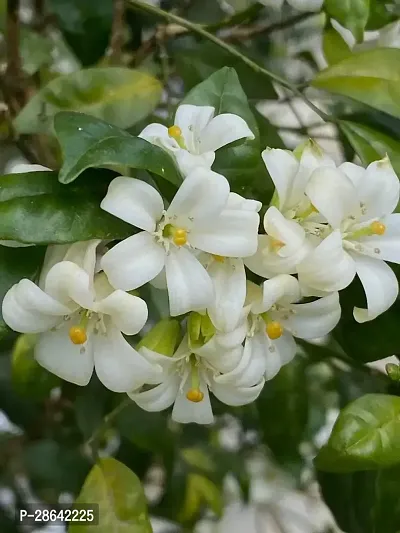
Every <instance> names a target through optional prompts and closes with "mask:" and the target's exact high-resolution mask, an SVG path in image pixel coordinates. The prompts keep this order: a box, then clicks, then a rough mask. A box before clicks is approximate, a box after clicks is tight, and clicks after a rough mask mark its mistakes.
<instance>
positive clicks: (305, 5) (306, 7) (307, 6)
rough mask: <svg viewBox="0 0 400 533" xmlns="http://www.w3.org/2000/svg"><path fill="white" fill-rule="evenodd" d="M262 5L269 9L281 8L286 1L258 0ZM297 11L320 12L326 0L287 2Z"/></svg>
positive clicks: (292, 0)
mask: <svg viewBox="0 0 400 533" xmlns="http://www.w3.org/2000/svg"><path fill="white" fill-rule="evenodd" d="M258 1H259V2H260V4H264V5H266V6H268V7H272V6H273V7H276V8H281V7H282V5H283V2H284V0H258ZM287 2H288V4H290V5H291V6H292V7H294V8H295V9H298V10H299V11H319V10H320V9H321V7H322V5H323V3H324V0H287Z"/></svg>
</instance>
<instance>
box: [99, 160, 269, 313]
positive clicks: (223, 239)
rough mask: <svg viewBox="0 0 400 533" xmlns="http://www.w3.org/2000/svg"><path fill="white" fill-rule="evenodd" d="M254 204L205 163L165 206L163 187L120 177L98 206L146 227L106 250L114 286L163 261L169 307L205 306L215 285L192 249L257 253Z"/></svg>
mask: <svg viewBox="0 0 400 533" xmlns="http://www.w3.org/2000/svg"><path fill="white" fill-rule="evenodd" d="M235 199H236V198H235ZM239 199H241V197H239ZM247 202H249V203H247ZM249 205H254V204H253V202H252V201H247V200H245V199H241V200H240V201H238V200H237V199H236V201H232V199H231V197H230V196H229V184H228V181H227V180H226V179H225V178H224V177H223V176H221V175H220V174H217V173H215V172H212V171H211V170H206V169H202V168H197V169H196V170H194V171H193V172H192V173H191V174H190V175H189V176H188V177H187V178H186V180H185V181H184V182H183V183H182V185H181V186H180V188H179V190H178V192H177V193H176V195H175V197H174V199H173V200H172V202H171V204H170V206H169V207H168V209H167V210H166V211H165V210H164V204H163V200H162V198H161V196H160V194H159V193H158V192H157V191H156V189H154V188H153V187H151V186H150V185H148V184H147V183H145V182H143V181H140V180H137V179H133V178H126V177H118V178H115V179H114V180H113V181H112V182H111V184H110V186H109V189H108V193H107V195H106V197H105V198H104V200H103V201H102V203H101V207H102V208H103V209H104V210H106V211H108V212H109V213H111V214H113V215H115V216H117V217H118V218H121V219H122V220H125V221H126V222H129V223H130V224H133V225H134V226H136V227H138V228H140V229H142V230H144V231H142V232H140V233H137V234H136V235H133V236H131V237H129V238H127V239H125V240H124V241H122V242H120V243H119V244H117V245H116V246H114V247H113V248H112V249H111V250H110V251H108V252H107V253H106V254H105V256H104V257H103V259H102V263H101V264H102V268H103V269H104V271H105V272H106V274H107V276H108V278H109V280H110V282H111V284H112V285H113V286H114V287H118V288H120V289H123V290H131V289H135V288H137V287H140V286H141V285H143V284H145V283H147V282H148V281H151V280H152V279H154V278H155V277H156V276H158V274H159V273H160V272H161V271H162V270H163V268H164V267H165V274H166V280H167V288H168V294H169V302H170V311H171V315H172V316H177V315H180V314H183V313H186V312H187V311H191V310H203V309H205V308H206V307H207V306H208V305H209V304H210V303H211V302H212V301H213V297H214V293H213V285H212V281H211V279H210V276H209V275H208V274H207V271H206V270H205V268H204V267H203V266H202V264H201V263H200V262H199V260H198V259H197V258H196V256H195V254H194V253H193V252H195V251H196V250H200V251H204V252H208V253H210V254H215V255H219V256H224V257H244V256H247V255H252V254H254V252H255V250H256V248H257V230H258V224H259V216H258V214H257V212H256V211H255V210H254V209H249ZM256 205H257V206H261V204H259V203H258V202H256Z"/></svg>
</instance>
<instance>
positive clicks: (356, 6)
mask: <svg viewBox="0 0 400 533" xmlns="http://www.w3.org/2000/svg"><path fill="white" fill-rule="evenodd" d="M369 3H370V0H341V1H339V2H338V1H337V0H325V3H324V8H325V11H326V13H327V14H328V15H329V16H330V17H332V18H334V19H335V20H337V21H338V22H340V24H342V25H343V26H344V27H345V28H347V29H348V30H350V31H351V32H352V34H353V35H354V37H355V38H356V40H357V41H358V42H361V41H362V40H363V36H364V29H365V26H366V25H367V22H368V17H369Z"/></svg>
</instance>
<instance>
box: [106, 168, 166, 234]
mask: <svg viewBox="0 0 400 533" xmlns="http://www.w3.org/2000/svg"><path fill="white" fill-rule="evenodd" d="M100 207H101V208H102V209H104V211H107V213H111V214H112V215H114V216H115V217H117V218H120V219H121V220H124V221H125V222H128V223H129V224H132V225H133V226H136V227H137V228H140V229H143V230H146V231H150V232H151V231H154V230H155V229H156V222H157V221H158V220H160V218H161V216H162V212H163V209H164V203H163V200H162V198H161V196H160V194H159V193H158V191H156V189H155V188H154V187H152V186H151V185H149V184H148V183H146V182H145V181H142V180H137V179H135V178H126V177H124V176H118V178H114V179H113V180H112V182H111V183H110V185H109V187H108V191H107V194H106V196H105V198H104V199H103V201H102V202H101V204H100Z"/></svg>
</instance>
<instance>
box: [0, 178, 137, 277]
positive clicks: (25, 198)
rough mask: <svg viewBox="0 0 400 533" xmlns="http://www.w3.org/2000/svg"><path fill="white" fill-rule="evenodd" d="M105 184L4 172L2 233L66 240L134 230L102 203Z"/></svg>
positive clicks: (112, 235) (111, 236)
mask: <svg viewBox="0 0 400 533" xmlns="http://www.w3.org/2000/svg"><path fill="white" fill-rule="evenodd" d="M100 185H102V186H100ZM104 185H105V184H104V182H103V183H99V184H97V183H94V186H93V187H92V188H90V187H86V188H85V187H80V188H76V187H73V186H70V187H66V186H65V185H61V184H60V183H58V181H57V175H56V173H54V172H31V173H22V174H9V175H6V176H1V177H0V239H3V240H4V239H5V240H15V241H19V242H22V243H33V244H49V243H55V244H62V243H68V242H75V241H84V240H89V239H95V238H98V239H120V238H125V237H127V236H129V235H131V234H132V227H131V226H130V225H129V224H126V223H125V222H122V221H121V220H119V219H117V218H115V217H113V216H111V215H109V214H108V213H106V212H105V211H103V210H102V209H100V202H101V200H102V199H103V197H104V195H105V192H106V186H105V187H104ZM24 250H25V251H21V249H20V250H18V251H19V253H20V254H21V258H23V257H24V255H23V254H24V253H25V254H26V253H29V252H26V249H24ZM22 261H24V259H22ZM20 277H22V276H20Z"/></svg>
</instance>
